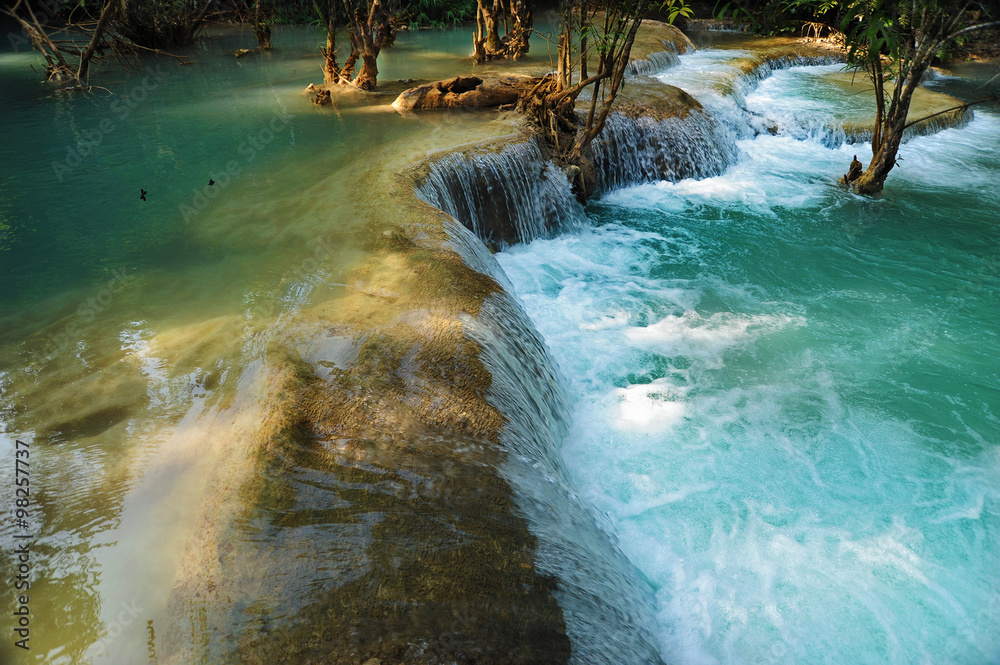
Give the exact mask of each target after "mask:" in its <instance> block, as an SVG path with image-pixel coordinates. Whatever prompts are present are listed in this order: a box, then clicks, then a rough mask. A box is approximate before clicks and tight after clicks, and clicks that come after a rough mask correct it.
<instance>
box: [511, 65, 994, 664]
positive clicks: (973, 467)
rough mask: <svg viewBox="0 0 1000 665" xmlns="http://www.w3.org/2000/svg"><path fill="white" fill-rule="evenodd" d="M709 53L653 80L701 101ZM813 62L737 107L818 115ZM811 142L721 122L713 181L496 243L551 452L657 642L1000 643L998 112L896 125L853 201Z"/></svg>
mask: <svg viewBox="0 0 1000 665" xmlns="http://www.w3.org/2000/svg"><path fill="white" fill-rule="evenodd" d="M725 57H727V56H726V54H725V53H722V52H718V51H706V52H701V53H700V54H697V55H695V56H691V57H690V58H688V57H684V58H682V63H684V64H682V66H681V68H679V69H678V70H675V71H671V72H668V73H666V74H664V76H663V78H664V79H665V80H668V82H670V83H673V84H675V85H681V86H682V87H683V86H684V82H683V81H685V80H686V81H689V82H691V84H692V85H691V88H692V89H693V90H692V91H693V92H695V94H696V96H699V97H700V98H701V99H702V101H703V102H704V103H706V104H708V105H709V106H713V105H714V106H716V107H718V106H719V105H721V104H723V103H724V102H723V101H720V100H719V99H717V98H714V96H715V92H714V89H713V87H712V85H711V82H710V81H709V82H707V83H706V81H705V78H703V76H702V75H703V73H704V72H708V73H709V74H711V73H713V72H718V71H719V70H718V69H717V67H719V66H720V64H721V63H722V61H724V59H725ZM721 66H722V67H724V66H725V65H724V64H721ZM830 72H831V68H830V67H813V68H793V69H791V70H788V71H784V72H778V73H777V74H776V75H775V76H774V77H772V78H771V79H769V80H767V81H765V82H764V83H763V84H761V85H760V86H759V87H758V88H756V90H755V91H753V92H751V93H750V94H748V95H747V97H746V104H747V107H748V109H749V110H750V111H751V112H754V113H756V114H759V115H761V116H765V117H769V118H771V119H775V120H780V121H781V122H782V123H784V124H785V125H786V126H794V127H799V128H801V127H808V126H810V124H812V125H813V126H819V125H821V124H826V123H827V122H828V121H829V120H830V119H831V118H830V115H831V113H832V114H833V116H834V118H833V119H834V120H843V119H845V118H846V117H848V116H849V115H850V114H851V113H852V112H853V111H854V104H855V101H854V100H852V99H851V98H850V97H847V96H844V95H843V94H842V92H841V90H840V89H837V88H835V87H833V86H835V85H836V84H835V83H834V82H830V81H827V80H825V78H826V77H827V76H828V75H829V74H830ZM697 81H700V83H696V82H697ZM831 109H832V110H831ZM724 110H725V109H723V111H724ZM789 134H793V135H797V136H799V138H795V137H794V136H793V135H789ZM820 139H821V137H820V136H818V135H817V133H815V132H812V133H810V132H788V133H779V134H778V135H770V134H766V133H765V134H763V135H759V136H755V137H753V136H751V135H750V133H749V132H745V133H744V138H742V139H740V140H739V141H738V147H739V151H740V157H739V160H738V162H737V164H735V165H734V166H732V167H731V168H729V169H728V170H727V171H726V172H725V173H724V174H723V175H721V176H718V177H713V178H707V179H703V180H683V181H680V182H677V183H667V182H660V183H656V184H650V185H643V186H638V187H631V188H627V189H623V190H619V191H617V192H615V193H613V194H611V195H609V196H606V197H605V198H604V199H603V200H601V201H599V202H597V203H596V204H593V205H591V206H590V208H589V211H588V212H589V216H590V220H591V227H590V228H588V229H586V230H582V231H578V232H574V233H569V234H566V235H563V236H561V237H558V238H555V239H543V240H536V241H534V242H532V243H530V244H529V245H526V246H518V247H514V248H512V249H509V250H507V251H505V252H504V253H503V254H500V255H498V259H499V261H500V263H501V265H502V266H503V268H504V270H505V271H506V273H507V275H508V276H509V277H510V279H511V281H512V282H513V284H514V287H515V291H516V292H517V293H518V294H519V296H520V297H521V299H522V301H523V302H524V304H525V307H526V308H527V310H528V313H529V316H530V317H531V318H532V320H533V321H534V322H535V323H536V325H537V326H538V328H539V330H540V332H541V333H542V335H543V337H544V338H545V340H546V342H547V344H548V346H549V348H550V349H551V351H552V353H553V355H554V356H555V359H556V361H557V362H558V364H559V366H560V368H561V370H562V374H563V376H564V377H565V380H566V382H567V384H568V389H569V393H570V397H571V400H572V402H573V407H572V410H573V420H572V425H571V430H570V434H569V435H568V437H567V439H566V442H565V444H564V447H563V450H562V452H563V457H564V460H565V462H566V464H567V466H568V468H569V470H570V475H571V480H572V482H573V484H574V485H575V486H576V487H577V488H578V490H579V491H580V492H581V494H582V495H584V496H585V497H586V498H587V499H588V500H589V501H590V502H592V504H593V505H594V506H595V507H596V510H597V511H598V512H599V513H601V514H603V515H604V516H606V517H607V523H608V524H609V525H610V526H609V529H610V530H611V531H612V532H613V533H614V534H615V535H616V536H617V537H618V539H619V541H620V543H621V546H622V548H623V550H624V551H625V553H626V555H627V556H628V557H629V558H630V559H631V560H632V561H633V562H634V563H635V564H636V565H637V566H638V567H639V568H640V570H641V571H642V572H643V573H644V574H645V575H646V576H647V578H648V579H649V580H650V581H651V582H652V583H653V584H654V586H655V588H656V593H657V601H658V607H657V623H658V626H659V639H660V644H661V648H662V651H663V655H664V659H665V660H666V661H667V662H675V663H726V664H731V663H821V662H833V663H872V664H874V663H900V664H903V663H963V664H965V663H968V664H977V663H979V664H985V663H997V662H1000V631H998V630H997V626H998V625H1000V591H998V590H1000V572H998V571H1000V545H998V543H1000V439H998V432H1000V374H998V363H997V358H998V357H1000V338H998V336H997V331H996V324H997V321H1000V262H998V261H1000V256H998V250H1000V227H998V221H1000V219H998V213H997V211H998V210H1000V194H998V191H997V189H996V186H995V183H997V182H1000V116H997V115H996V114H994V113H992V112H989V111H986V112H979V113H977V116H976V119H975V120H974V121H973V122H972V123H971V124H970V125H969V126H968V127H966V128H963V129H956V130H947V131H943V132H941V133H939V134H936V135H934V136H930V137H921V138H915V139H914V140H912V141H911V142H909V143H907V144H905V145H904V147H903V149H902V151H901V160H900V165H899V166H898V167H897V168H896V169H895V170H894V171H893V172H892V174H891V175H890V177H889V180H888V184H887V188H886V190H885V193H884V194H883V195H882V196H880V197H876V198H873V199H867V198H862V197H858V196H855V195H853V194H851V193H848V192H846V191H845V190H843V189H841V188H840V187H838V186H837V185H836V184H835V183H834V180H835V178H836V177H837V176H838V175H839V174H840V173H842V172H843V171H845V170H846V167H847V164H848V163H849V162H850V160H851V158H852V156H853V155H854V154H855V153H858V154H859V156H860V157H861V158H862V159H864V158H865V157H864V155H866V154H870V153H868V152H866V151H868V150H869V147H868V146H865V145H857V146H841V147H836V148H830V147H827V146H825V145H823V142H822V141H821V140H820Z"/></svg>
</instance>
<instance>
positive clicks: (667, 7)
mask: <svg viewBox="0 0 1000 665" xmlns="http://www.w3.org/2000/svg"><path fill="white" fill-rule="evenodd" d="M657 11H658V12H659V13H661V14H666V15H667V22H668V23H673V22H674V21H676V20H677V19H678V18H679V17H680V18H691V17H692V16H694V10H692V9H691V5H689V4H688V3H687V0H665V1H664V2H661V3H660V5H659V7H657Z"/></svg>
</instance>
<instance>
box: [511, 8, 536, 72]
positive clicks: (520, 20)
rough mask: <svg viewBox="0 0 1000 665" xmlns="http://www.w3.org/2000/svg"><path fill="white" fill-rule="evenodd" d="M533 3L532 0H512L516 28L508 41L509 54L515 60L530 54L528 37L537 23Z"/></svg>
mask: <svg viewBox="0 0 1000 665" xmlns="http://www.w3.org/2000/svg"><path fill="white" fill-rule="evenodd" d="M532 4H533V3H532V2H531V1H530V0H511V4H510V13H511V16H512V18H513V19H514V28H513V30H512V31H511V35H510V39H509V40H508V42H507V54H508V55H509V56H510V57H512V58H514V59H515V60H516V59H517V58H520V57H521V56H524V55H527V54H528V47H529V43H528V39H529V38H530V37H531V30H532V28H533V27H534V23H535V19H534V16H533V12H532V9H533V7H532Z"/></svg>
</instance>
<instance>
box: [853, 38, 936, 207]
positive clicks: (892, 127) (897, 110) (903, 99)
mask: <svg viewBox="0 0 1000 665" xmlns="http://www.w3.org/2000/svg"><path fill="white" fill-rule="evenodd" d="M929 65H930V56H925V55H923V54H918V55H917V57H916V58H914V61H913V62H912V64H911V65H910V67H909V68H908V71H907V72H906V76H905V78H903V79H901V80H897V81H896V84H895V88H894V90H893V99H892V103H891V104H890V105H889V110H888V111H886V112H884V113H883V112H879V110H878V109H876V123H875V131H874V132H873V134H872V160H871V162H869V164H868V168H866V169H865V171H864V173H862V174H861V176H860V177H859V178H858V179H857V180H855V181H854V183H853V186H854V190H855V191H856V192H858V193H859V194H878V193H879V192H881V191H882V188H883V187H884V186H885V179H886V177H888V175H889V172H890V171H892V169H893V167H894V166H896V154H897V153H898V152H899V144H900V143H901V142H902V140H903V130H904V128H905V127H906V117H907V115H908V113H909V111H910V101H911V100H912V99H913V92H914V90H916V89H917V86H919V85H920V79H921V77H922V76H923V75H924V72H925V71H926V70H927V67H928V66H929ZM878 69H879V71H878V74H879V75H881V68H878ZM878 89H879V86H878V85H877V84H876V95H877V97H879V103H880V104H881V103H882V99H884V97H883V96H882V95H878V94H877V93H878ZM880 108H881V107H880Z"/></svg>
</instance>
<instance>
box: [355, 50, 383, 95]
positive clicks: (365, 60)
mask: <svg viewBox="0 0 1000 665" xmlns="http://www.w3.org/2000/svg"><path fill="white" fill-rule="evenodd" d="M354 85H356V86H358V87H359V88H361V89H362V90H374V89H375V86H377V85H378V55H377V54H375V55H372V54H371V53H364V52H362V54H361V70H360V71H359V72H358V77H357V78H356V79H354Z"/></svg>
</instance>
